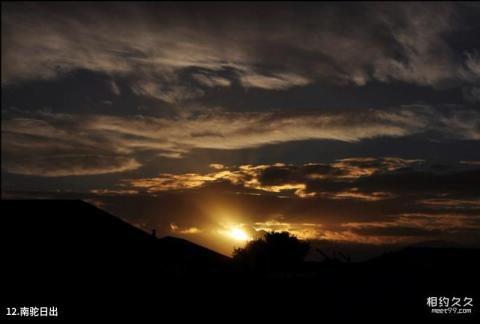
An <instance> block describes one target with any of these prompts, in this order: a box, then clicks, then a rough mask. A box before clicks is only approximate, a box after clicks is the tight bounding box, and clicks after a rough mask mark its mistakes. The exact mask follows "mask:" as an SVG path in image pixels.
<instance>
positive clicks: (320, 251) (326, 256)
mask: <svg viewBox="0 0 480 324" xmlns="http://www.w3.org/2000/svg"><path fill="white" fill-rule="evenodd" d="M316 250H317V252H318V253H320V254H321V255H322V256H323V257H324V258H325V260H327V261H331V260H332V259H331V258H330V257H329V256H328V255H327V254H326V253H324V252H323V251H322V250H320V249H316Z"/></svg>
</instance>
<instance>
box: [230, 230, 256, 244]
mask: <svg viewBox="0 0 480 324" xmlns="http://www.w3.org/2000/svg"><path fill="white" fill-rule="evenodd" d="M228 235H229V236H230V237H231V238H233V239H234V240H236V241H249V240H251V237H250V236H249V235H248V234H247V233H246V232H245V231H244V230H242V229H240V228H232V229H231V230H230V231H229V232H228Z"/></svg>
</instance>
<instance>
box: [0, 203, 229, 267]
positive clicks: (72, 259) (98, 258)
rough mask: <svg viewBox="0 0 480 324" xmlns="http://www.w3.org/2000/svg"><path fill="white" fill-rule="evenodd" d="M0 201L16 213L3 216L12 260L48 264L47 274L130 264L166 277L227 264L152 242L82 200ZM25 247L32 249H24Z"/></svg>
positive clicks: (179, 244)
mask: <svg viewBox="0 0 480 324" xmlns="http://www.w3.org/2000/svg"><path fill="white" fill-rule="evenodd" d="M3 203H4V204H5V205H7V207H9V206H8V205H14V207H12V208H10V210H14V211H15V214H14V215H4V216H3V217H4V219H3V222H6V223H5V227H6V228H8V231H7V235H8V238H7V240H8V242H9V246H11V254H12V258H13V260H15V261H17V262H19V263H21V262H22V261H23V262H26V261H27V259H28V262H29V263H31V264H39V265H42V264H43V265H47V264H48V268H49V269H48V272H49V273H51V272H52V271H53V272H56V271H57V270H60V269H61V270H62V271H63V270H72V269H75V270H76V269H78V268H84V267H85V269H84V270H85V271H90V270H92V269H93V270H94V271H98V272H102V271H111V270H113V271H118V269H121V268H122V267H124V266H125V265H126V264H127V263H132V262H133V263H136V264H137V265H138V267H139V268H143V269H146V270H148V271H155V272H166V273H168V274H169V275H184V274H199V273H216V272H220V271H223V268H225V267H226V266H228V263H229V261H230V258H228V257H226V256H224V255H222V254H219V253H217V252H214V251H212V250H209V249H207V248H204V247H202V246H200V245H197V244H194V243H192V242H189V241H187V240H183V239H180V238H174V237H164V238H156V237H155V236H153V235H152V234H149V233H146V232H144V231H142V230H141V229H138V228H136V227H134V226H132V225H130V224H128V223H127V222H124V221H123V220H121V219H119V218H117V217H115V216H112V215H110V214H109V213H107V212H105V211H103V210H100V209H98V208H96V207H94V206H93V205H90V204H88V203H86V202H83V201H67V200H63V201H57V202H56V203H55V204H54V205H52V204H51V203H50V202H48V201H22V202H21V203H20V202H18V201H3ZM32 205H33V206H35V208H34V210H35V215H32V214H31V211H32ZM25 243H33V244H34V246H31V247H29V248H28V249H26V248H25ZM32 250H35V251H41V253H32V252H33V251H32ZM17 257H18V260H17ZM13 260H12V261H13ZM45 260H48V263H46V262H45ZM73 267H75V268H73ZM38 270H41V266H40V269H38ZM45 270H47V269H45Z"/></svg>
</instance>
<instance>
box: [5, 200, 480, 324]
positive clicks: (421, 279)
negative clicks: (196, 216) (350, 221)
mask: <svg viewBox="0 0 480 324" xmlns="http://www.w3.org/2000/svg"><path fill="white" fill-rule="evenodd" d="M2 204H3V206H4V208H3V211H2V216H1V217H0V219H1V222H2V224H1V227H0V230H1V232H2V233H1V240H2V247H3V249H2V254H3V255H4V256H5V257H4V260H5V263H4V267H3V269H2V270H3V271H2V274H1V277H2V279H3V280H2V282H3V284H4V285H3V286H2V292H3V294H4V295H5V296H8V297H9V301H10V302H11V303H12V302H13V303H15V302H18V303H21V304H27V305H28V304H30V305H31V304H35V303H41V304H45V303H47V304H48V303H49V301H51V303H53V304H57V305H59V306H60V307H62V309H63V312H64V313H65V314H67V315H68V314H69V316H74V317H75V318H84V319H86V320H89V319H91V313H89V312H96V313H95V314H96V315H97V316H100V317H105V318H107V319H110V320H111V318H112V317H120V318H123V316H124V315H125V314H131V315H133V316H138V315H140V314H139V313H138V310H143V311H146V310H145V309H146V308H150V309H151V311H150V313H149V314H151V315H152V316H153V317H154V318H156V319H161V318H162V316H163V315H164V314H165V312H168V311H169V310H174V309H176V310H177V312H175V315H176V316H177V317H179V318H182V316H184V315H185V314H188V313H194V314H206V312H207V313H208V314H209V315H208V316H212V315H211V312H209V311H208V310H211V309H223V310H225V311H229V312H230V314H237V315H236V316H237V317H241V315H242V314H239V311H238V305H239V303H241V305H243V306H242V312H244V313H245V314H249V313H253V310H254V309H255V310H256V312H258V305H264V304H265V303H266V302H267V303H271V304H272V305H274V307H275V309H278V310H281V311H279V312H278V314H276V313H274V314H272V312H271V311H268V312H267V311H265V315H266V317H265V319H266V318H268V319H269V320H273V319H276V318H281V319H287V318H290V319H291V320H294V321H295V322H306V321H307V320H310V319H311V317H312V316H318V314H321V317H322V318H330V317H333V318H335V319H358V318H363V319H372V318H378V319H387V320H388V319H391V318H393V317H394V318H396V319H404V320H407V319H421V320H422V321H423V322H428V321H429V320H438V317H433V318H432V315H431V314H430V313H429V309H428V308H427V307H426V306H425V302H426V298H427V297H428V296H450V297H451V296H461V297H464V296H469V297H473V298H474V300H475V301H477V300H479V299H478V298H479V297H480V296H479V294H478V291H479V290H478V273H480V267H479V264H478V260H479V259H480V258H479V256H480V254H479V252H480V250H479V249H462V248H426V247H409V248H406V249H403V250H400V251H396V252H391V253H386V254H384V255H382V256H380V257H377V258H375V259H372V260H370V261H368V262H362V263H354V262H348V259H349V257H348V256H347V255H345V258H343V257H341V256H340V252H341V251H338V253H336V255H337V254H338V255H339V257H338V258H335V259H336V260H337V261H338V262H328V261H327V262H303V263H297V266H295V267H293V268H289V267H287V269H285V268H283V269H282V271H280V272H279V271H277V270H278V269H273V271H270V270H269V271H266V272H265V271H264V272H261V273H254V276H251V273H249V272H243V271H239V270H238V268H237V267H233V264H232V262H231V259H230V258H228V257H226V256H224V255H221V254H218V253H216V252H214V251H211V250H209V249H206V248H203V247H201V246H199V245H197V244H194V243H191V242H189V241H187V240H183V239H178V238H173V237H165V238H156V237H154V236H152V235H151V233H147V232H144V231H142V230H140V229H138V228H136V227H134V226H132V225H130V224H128V223H126V222H124V221H122V220H120V219H118V218H116V217H114V216H112V215H110V214H108V213H106V212H104V211H102V210H100V209H98V208H96V207H93V206H91V205H89V204H87V203H85V202H81V201H66V200H65V201H38V200H37V201H5V200H2ZM327 256H328V257H330V258H333V255H332V256H330V255H327ZM341 258H343V259H344V260H343V259H341ZM152 295H153V296H152ZM89 305H90V306H91V307H89ZM92 305H93V306H92ZM81 307H89V308H88V309H89V311H88V312H85V313H81V312H79V308H81ZM106 309H107V310H106ZM268 309H269V308H268V307H265V310H268ZM108 310H109V311H108ZM249 310H252V311H251V312H250V311H249ZM313 310H314V311H313ZM474 311H476V309H475V308H474ZM157 312H158V313H157ZM242 312H240V313H242ZM476 314H478V312H477V313H476ZM255 315H256V316H257V317H256V318H261V316H262V314H261V313H260V314H255ZM250 316H251V315H250ZM250 316H248V317H247V318H246V319H248V318H250V320H251V317H250ZM258 316H260V317H258ZM474 316H476V315H475V314H474ZM445 318H447V319H451V317H448V316H447V317H445ZM465 318H467V319H472V316H470V317H465ZM177 319H178V318H177ZM223 319H224V318H223ZM458 319H460V318H458Z"/></svg>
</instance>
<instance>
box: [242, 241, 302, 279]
mask: <svg viewBox="0 0 480 324" xmlns="http://www.w3.org/2000/svg"><path fill="white" fill-rule="evenodd" d="M309 249H310V243H308V242H306V241H301V240H299V239H297V237H296V236H294V235H291V234H290V233H288V232H268V233H266V234H265V235H264V237H263V238H260V239H257V240H254V241H250V242H248V243H247V245H246V246H245V247H244V248H237V249H234V251H233V260H234V262H235V264H236V265H237V266H239V267H240V268H241V269H242V270H244V271H245V270H246V271H250V272H257V273H265V272H279V271H294V270H295V269H297V268H298V267H299V266H300V265H301V264H302V262H303V260H304V258H305V256H306V255H307V253H308V251H309Z"/></svg>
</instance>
